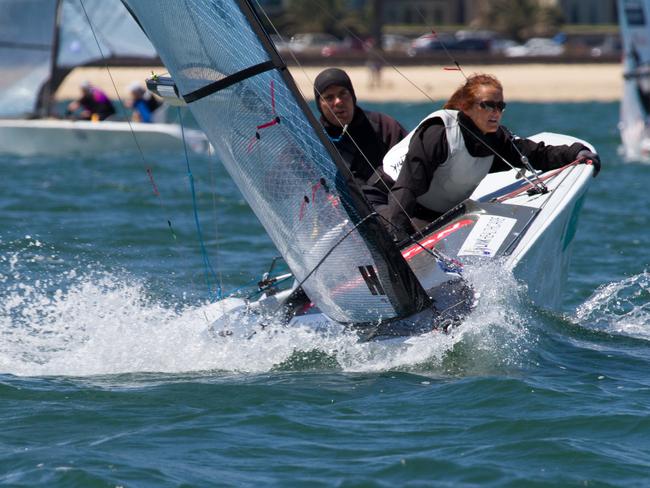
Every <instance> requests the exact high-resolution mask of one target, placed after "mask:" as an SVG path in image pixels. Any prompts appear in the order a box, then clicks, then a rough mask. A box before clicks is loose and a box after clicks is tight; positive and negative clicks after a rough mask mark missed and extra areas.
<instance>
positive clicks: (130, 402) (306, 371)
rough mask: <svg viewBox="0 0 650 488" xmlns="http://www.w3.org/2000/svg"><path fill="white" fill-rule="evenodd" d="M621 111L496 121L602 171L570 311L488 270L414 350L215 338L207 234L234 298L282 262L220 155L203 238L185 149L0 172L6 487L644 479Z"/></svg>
mask: <svg viewBox="0 0 650 488" xmlns="http://www.w3.org/2000/svg"><path fill="white" fill-rule="evenodd" d="M362 105H363V106H365V108H368V109H375V110H381V111H385V112H387V113H389V114H391V115H393V116H394V117H396V118H398V119H399V120H401V121H402V122H403V123H404V125H405V126H407V127H409V128H412V127H414V126H415V125H416V123H417V122H418V121H419V119H420V118H421V117H422V116H424V115H425V114H427V113H428V112H429V111H430V109H431V106H430V105H429V104H397V103H390V104H388V103H387V104H370V103H366V104H362ZM618 108H619V107H618V104H617V103H575V104H570V103H557V104H551V103H549V104H536V103H516V102H513V103H511V104H509V105H508V110H507V112H506V113H505V116H504V123H505V125H507V126H508V127H509V128H510V129H511V130H513V131H514V132H515V133H516V134H518V135H522V136H526V135H532V134H534V133H536V132H541V131H552V132H560V133H568V134H572V135H574V136H577V137H581V138H583V139H586V140H588V141H590V142H591V143H593V144H594V145H595V146H596V147H597V149H598V151H599V153H600V154H601V157H602V161H603V169H602V171H601V173H600V175H599V176H598V178H596V179H595V180H594V182H593V185H592V187H591V189H590V191H589V194H588V197H587V200H586V203H585V205H584V209H583V213H582V216H581V220H580V223H579V228H578V233H577V236H576V239H575V241H574V244H575V247H574V255H573V261H572V265H571V268H570V270H569V276H568V282H567V286H566V291H565V296H564V303H563V306H562V310H560V311H558V312H553V313H551V312H546V311H542V310H540V309H537V308H536V307H534V306H533V305H532V304H531V303H530V302H529V301H528V299H527V297H526V291H525V289H524V288H523V287H522V286H521V285H520V284H518V283H517V282H516V281H515V280H514V279H513V278H512V277H511V276H507V275H505V274H503V273H501V274H498V273H497V275H496V276H495V272H494V270H492V271H489V272H486V274H485V276H483V277H481V276H480V275H479V276H477V277H476V278H475V279H476V280H477V282H476V283H475V285H476V286H477V287H478V288H479V289H481V290H482V299H481V303H480V304H479V307H478V308H477V310H476V311H475V312H474V313H473V314H472V315H471V316H470V317H469V318H468V319H467V320H466V321H465V322H464V323H463V324H462V325H461V326H460V327H459V328H458V329H456V330H454V332H453V333H451V334H448V335H444V334H440V333H432V334H429V335H426V336H422V337H419V338H417V339H415V340H413V341H412V342H411V343H410V344H409V345H404V344H402V345H398V344H392V343H373V344H360V343H358V342H357V341H356V340H355V339H354V337H351V336H349V335H347V334H339V335H332V336H328V337H317V336H314V335H310V334H308V333H306V332H304V331H291V330H287V331H284V332H283V333H278V334H273V333H268V334H257V335H256V336H254V337H252V338H249V339H247V338H243V337H218V336H215V335H214V334H210V332H209V320H208V318H207V316H206V314H205V313H204V311H205V306H206V304H207V303H208V300H209V297H210V293H211V292H213V291H214V290H211V289H210V288H209V286H208V284H207V283H206V271H205V270H206V265H205V258H204V256H203V255H202V252H201V243H203V244H204V245H205V248H206V251H207V256H208V259H209V262H210V264H211V266H212V267H213V268H214V270H215V273H216V274H217V275H218V276H219V283H221V286H222V291H223V293H224V294H226V293H230V292H233V291H235V290H237V289H239V288H240V287H245V286H247V285H250V284H254V283H256V282H257V280H259V278H260V277H261V275H262V273H264V272H265V271H267V269H268V267H269V265H270V262H271V260H272V258H273V257H274V256H276V254H277V253H276V251H275V249H274V246H273V245H272V244H271V242H270V240H269V239H268V238H267V237H266V235H265V233H264V231H263V229H262V226H261V225H260V223H259V222H258V221H257V219H256V218H255V216H254V215H253V214H252V213H251V211H250V210H249V209H248V207H247V205H246V203H245V202H244V201H243V199H242V197H241V195H240V193H239V192H238V190H237V189H236V188H235V187H234V185H233V184H232V182H231V180H230V179H229V177H228V176H227V174H226V173H225V171H224V169H223V168H222V167H221V165H220V164H219V163H218V161H216V160H215V159H214V158H209V157H203V156H195V155H191V156H190V158H189V168H190V172H191V175H192V180H193V182H194V186H195V191H196V208H197V212H198V217H199V222H200V226H201V235H202V239H201V240H200V239H199V238H198V237H197V235H198V233H197V226H196V223H195V218H194V214H193V208H194V204H193V197H192V191H191V186H190V177H189V176H188V174H189V173H188V165H187V162H186V160H185V158H184V156H183V154H182V152H181V151H179V152H178V153H177V154H176V153H173V154H172V153H155V152H150V151H147V152H145V153H144V154H138V153H137V151H132V152H130V153H125V154H96V155H95V156H94V157H86V158H80V157H69V158H59V159H52V158H49V157H34V158H14V157H0V167H1V168H2V172H1V174H2V178H0V485H6V486H71V487H77V486H80V487H81V486H83V487H117V486H123V487H167V486H169V487H172V486H386V487H393V486H449V487H452V486H453V487H457V486H494V487H503V486H513V487H515V486H516V487H520V486H525V487H541V486H639V487H641V486H648V485H649V484H650V272H649V263H650V252H649V251H648V246H649V245H650V212H649V209H650V191H648V186H650V165H642V164H634V163H624V162H622V161H621V160H620V159H619V156H618V153H617V146H618V145H619V137H618V132H617V128H616V124H617V121H618ZM150 176H151V177H150ZM154 185H155V186H154Z"/></svg>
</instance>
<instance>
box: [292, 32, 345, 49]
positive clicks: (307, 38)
mask: <svg viewBox="0 0 650 488" xmlns="http://www.w3.org/2000/svg"><path fill="white" fill-rule="evenodd" d="M338 42H341V41H340V40H339V39H338V38H336V37H335V36H333V35H331V34H325V33H323V32H307V33H300V34H296V35H294V36H293V37H292V38H291V40H290V41H289V49H291V50H292V51H293V52H295V53H302V54H320V53H321V51H322V50H323V48H324V47H325V46H328V45H330V44H336V43H338Z"/></svg>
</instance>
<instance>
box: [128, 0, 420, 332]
mask: <svg viewBox="0 0 650 488" xmlns="http://www.w3.org/2000/svg"><path fill="white" fill-rule="evenodd" d="M124 2H125V4H126V5H127V6H128V7H129V9H130V10H131V11H132V13H133V14H134V16H135V17H136V18H137V19H138V22H139V23H140V25H141V26H142V28H143V29H144V31H145V32H146V34H147V35H148V37H149V39H150V40H151V42H152V43H153V44H154V46H156V48H157V50H158V52H159V54H160V57H161V59H162V60H163V62H164V64H165V66H166V68H167V69H168V70H169V72H170V74H171V75H172V77H173V79H174V82H175V83H176V86H177V87H178V89H179V91H180V93H181V94H182V95H183V98H184V99H185V100H186V101H187V102H188V106H189V108H190V110H191V111H192V113H193V115H194V117H195V118H196V120H197V122H198V123H199V125H200V126H201V128H202V129H203V130H204V132H205V133H206V134H207V136H208V138H209V139H210V141H211V142H212V144H213V146H214V147H215V150H216V152H217V154H218V155H219V157H220V159H221V161H222V162H223V164H224V165H225V167H226V168H227V170H228V171H229V173H230V174H231V176H232V178H233V179H234V181H235V182H236V183H237V185H238V187H239V189H240V190H241V191H242V193H243V195H244V197H245V198H246V200H247V202H248V203H249V205H250V206H251V208H252V209H253V210H254V212H255V213H256V215H257V216H258V218H259V219H260V221H261V222H262V224H263V225H264V227H265V229H266V231H267V232H268V234H269V236H270V237H271V239H272V240H273V242H274V243H275V245H276V246H277V248H278V250H279V251H280V253H281V254H282V255H283V257H284V258H285V260H286V261H287V263H288V265H289V267H290V268H291V270H292V271H293V272H294V274H295V276H296V278H297V279H298V280H300V281H303V280H304V283H303V288H304V289H305V291H306V292H307V294H308V295H309V297H310V298H311V299H312V300H314V302H316V303H317V304H318V306H319V307H320V308H321V310H323V311H324V312H325V313H326V314H327V315H328V316H329V317H330V318H332V319H334V320H337V321H339V322H353V323H363V322H370V321H377V320H381V319H392V318H396V317H400V316H406V315H410V314H412V313H414V312H417V311H418V310H420V309H422V308H423V307H424V306H426V305H427V304H428V298H427V296H426V294H425V293H424V291H423V290H422V287H421V286H420V285H419V283H418V282H417V279H416V278H415V276H414V275H413V273H412V272H411V271H410V269H409V268H408V266H407V265H406V263H405V262H404V260H403V259H402V257H401V255H399V252H398V251H397V249H396V248H395V247H394V245H393V244H392V242H391V241H390V239H388V236H387V235H386V233H385V231H384V230H383V228H382V226H381V224H380V223H379V222H378V220H377V218H376V217H375V216H373V215H371V213H370V210H369V208H368V207H367V204H366V203H365V200H364V199H363V198H362V197H361V195H360V194H359V192H358V189H357V188H356V187H355V185H354V184H353V183H351V180H352V179H351V175H350V174H349V171H348V170H347V168H346V166H345V164H344V163H343V161H342V160H341V159H340V156H339V155H338V153H336V152H335V150H334V149H333V146H332V145H331V143H330V142H329V140H327V138H326V137H325V134H324V132H323V130H322V128H321V127H320V126H319V125H318V123H317V121H316V120H315V118H314V116H313V114H312V113H311V112H310V110H309V108H308V107H307V105H306V103H305V101H304V100H303V99H302V97H301V96H300V95H299V94H298V93H297V90H296V87H295V83H294V82H293V79H292V78H291V76H290V75H289V73H288V72H287V70H286V66H285V65H284V63H283V61H282V60H281V59H280V57H279V56H278V54H277V52H276V51H275V49H274V47H273V44H272V43H271V41H270V40H269V38H268V36H267V35H266V33H265V32H264V31H263V30H262V28H261V25H260V23H259V21H258V19H257V17H256V15H255V13H254V12H253V10H252V8H251V7H250V5H249V4H248V3H247V2H236V1H225V0H181V1H178V0H159V1H156V2H151V1H148V0H124Z"/></svg>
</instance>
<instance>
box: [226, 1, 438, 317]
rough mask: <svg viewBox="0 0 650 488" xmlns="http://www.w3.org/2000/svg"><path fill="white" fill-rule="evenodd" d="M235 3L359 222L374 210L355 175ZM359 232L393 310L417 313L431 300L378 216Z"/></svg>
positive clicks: (249, 11) (248, 9)
mask: <svg viewBox="0 0 650 488" xmlns="http://www.w3.org/2000/svg"><path fill="white" fill-rule="evenodd" d="M236 3H237V4H238V5H239V8H240V9H241V11H242V12H243V14H244V15H245V16H246V18H247V19H248V21H249V22H250V24H251V26H252V28H253V30H254V31H255V33H256V34H257V37H258V38H259V40H260V41H261V43H262V45H263V46H264V48H265V49H266V51H267V52H268V53H269V55H270V56H271V59H272V60H273V62H274V64H275V65H276V69H278V71H279V72H280V74H281V76H282V79H283V80H284V82H285V83H286V84H287V86H288V87H289V89H290V90H291V91H292V92H293V94H294V96H295V98H296V100H297V102H298V104H299V105H300V107H301V109H302V111H303V113H304V114H305V116H306V117H307V119H308V120H309V123H310V124H311V126H312V127H313V128H314V132H315V133H316V134H317V135H318V138H319V139H320V141H321V143H322V144H323V145H324V146H325V148H326V149H327V151H328V152H329V154H330V156H331V158H332V160H333V161H334V162H335V164H336V166H337V167H338V169H339V172H340V174H341V175H343V176H344V177H345V182H346V184H347V187H348V190H349V193H350V196H351V197H352V202H353V204H354V207H355V208H354V210H355V212H350V213H349V215H350V217H352V218H353V219H354V217H355V215H356V214H357V213H358V214H359V215H360V216H361V218H359V219H356V221H355V222H354V223H355V224H358V223H359V221H360V220H361V219H362V218H364V217H366V216H369V215H371V214H372V213H374V210H373V209H372V208H371V206H370V204H369V203H368V201H367V200H366V198H365V197H364V196H363V193H362V192H361V189H360V188H359V186H358V185H357V183H356V181H355V180H354V176H353V175H352V172H351V171H350V169H349V168H348V166H347V164H346V163H345V161H343V158H342V157H341V155H340V154H339V152H338V150H337V149H336V148H335V147H334V144H333V143H332V141H331V140H330V139H329V138H328V137H327V135H326V134H325V131H324V130H323V127H322V126H321V124H320V122H319V121H318V120H317V119H316V117H315V116H314V114H313V112H312V111H311V109H310V108H309V106H308V105H307V102H306V101H305V99H304V98H303V97H302V94H301V93H300V90H298V87H297V85H296V82H295V81H294V79H293V77H292V76H291V74H290V73H289V71H288V70H287V66H286V63H285V62H284V60H283V59H282V58H281V57H280V55H279V53H278V52H277V50H276V48H275V45H274V44H273V41H271V38H270V37H269V35H268V33H267V32H266V30H265V29H264V27H263V26H262V22H261V21H260V18H259V16H258V15H257V12H256V11H255V9H254V8H253V7H252V5H251V2H250V0H238V1H237V2H236ZM359 232H360V233H361V234H362V235H363V236H364V237H365V238H366V240H367V241H369V242H370V243H374V244H376V245H377V247H378V248H379V249H372V248H371V252H373V254H377V253H379V254H382V255H383V256H381V257H380V256H377V257H379V258H380V260H381V261H385V263H386V264H387V265H388V267H389V269H388V270H386V271H387V273H385V275H384V276H383V277H384V278H387V277H388V278H389V279H390V280H391V281H392V282H394V285H396V286H393V287H392V288H393V290H392V291H393V293H394V294H395V295H394V298H396V299H397V303H394V305H395V306H396V311H397V312H398V314H399V315H400V316H408V315H411V314H414V313H417V312H419V311H421V310H423V309H424V308H426V307H427V306H429V305H430V304H431V300H430V298H429V296H428V295H427V293H426V291H425V290H424V289H423V288H422V286H421V285H420V282H419V281H418V280H417V278H416V277H415V275H414V274H413V271H412V270H411V268H410V267H409V266H408V264H407V263H406V261H405V260H404V258H403V257H402V254H401V253H400V252H399V250H398V249H397V247H396V246H395V244H394V242H393V240H392V238H391V237H390V235H389V234H388V232H386V230H385V228H384V226H383V224H382V223H381V222H380V221H379V218H378V217H376V216H374V217H371V218H369V219H367V220H366V221H365V222H364V223H363V224H362V225H361V226H360V227H359ZM382 257H383V259H382Z"/></svg>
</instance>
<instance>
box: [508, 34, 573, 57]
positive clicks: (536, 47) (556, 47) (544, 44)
mask: <svg viewBox="0 0 650 488" xmlns="http://www.w3.org/2000/svg"><path fill="white" fill-rule="evenodd" d="M503 53H504V54H505V55H506V56H508V57H510V58H515V57H522V56H560V55H562V54H564V46H563V45H562V44H558V43H557V42H555V41H554V40H553V39H548V38H545V37H533V38H531V39H528V40H527V41H526V42H525V43H524V44H520V45H518V46H511V47H508V48H506V49H504V51H503Z"/></svg>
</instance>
